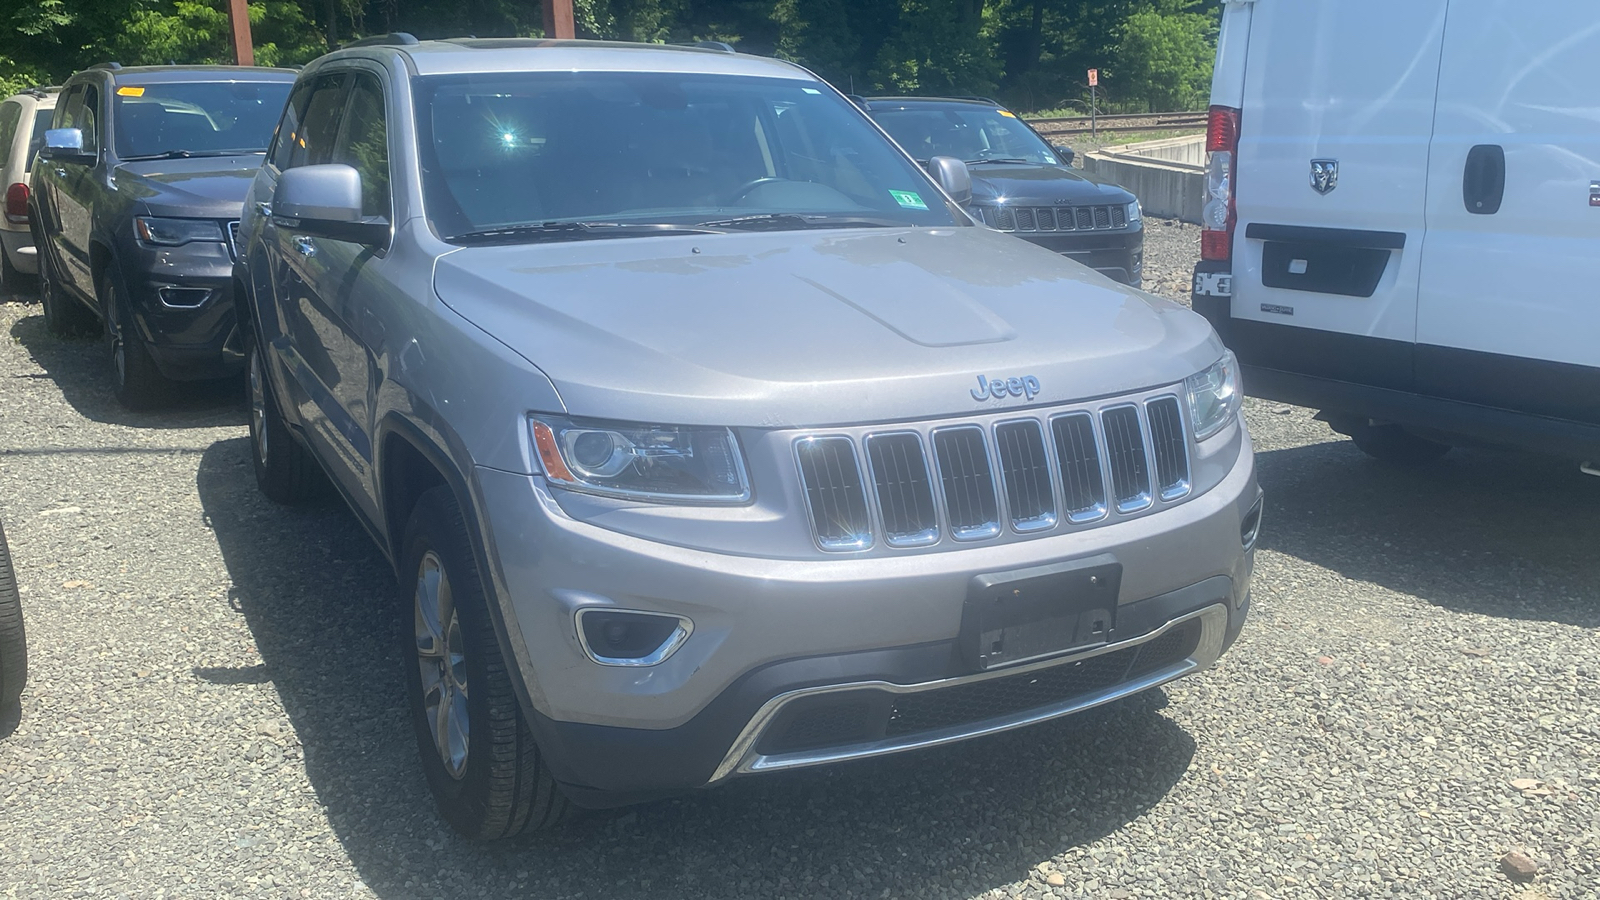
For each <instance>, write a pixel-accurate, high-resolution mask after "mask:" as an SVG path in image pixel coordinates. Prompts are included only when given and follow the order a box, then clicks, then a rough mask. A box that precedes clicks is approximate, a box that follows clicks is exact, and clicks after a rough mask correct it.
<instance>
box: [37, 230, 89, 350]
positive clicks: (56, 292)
mask: <svg viewBox="0 0 1600 900" xmlns="http://www.w3.org/2000/svg"><path fill="white" fill-rule="evenodd" d="M34 246H36V247H38V248H39V305H40V306H41V307H43V310H44V324H45V327H47V328H49V329H50V333H51V334H53V335H55V336H57V337H77V336H80V335H84V334H92V333H93V332H94V329H95V326H96V325H98V324H99V323H98V322H97V321H96V320H95V317H94V314H93V313H91V312H90V311H89V310H88V309H86V308H85V307H84V305H83V304H81V303H79V302H78V301H77V300H75V299H73V298H72V297H69V296H67V292H66V289H65V288H63V287H62V286H61V279H60V278H59V277H58V276H57V274H56V265H55V261H54V260H53V259H52V258H51V256H50V252H49V249H48V248H47V247H45V245H44V244H42V243H40V242H39V232H37V231H35V232H34Z"/></svg>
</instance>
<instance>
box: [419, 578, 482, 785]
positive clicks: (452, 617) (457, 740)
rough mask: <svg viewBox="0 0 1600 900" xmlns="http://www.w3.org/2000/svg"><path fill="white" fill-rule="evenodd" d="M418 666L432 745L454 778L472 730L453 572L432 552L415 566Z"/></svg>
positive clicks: (461, 768) (463, 771)
mask: <svg viewBox="0 0 1600 900" xmlns="http://www.w3.org/2000/svg"><path fill="white" fill-rule="evenodd" d="M414 607H415V617H414V618H415V635H416V648H417V670H418V673H419V674H420V675H421V677H422V704H423V711H424V713H425V715H426V716H427V719H428V729H429V731H430V732H431V733H432V735H433V748H434V750H435V752H437V753H438V754H439V761H440V762H441V763H443V764H444V770H445V771H446V772H448V773H450V777H452V778H455V779H458V780H459V779H460V778H461V777H462V776H463V775H465V774H466V770H467V750H468V742H469V737H470V734H471V728H470V725H469V722H468V718H467V697H468V685H467V669H466V651H465V646H464V644H463V641H462V636H461V619H460V617H459V616H458V615H457V614H456V608H455V598H454V597H453V595H452V594H451V591H450V576H449V573H447V572H446V571H445V568H444V563H443V562H442V561H441V560H440V559H439V555H438V554H437V553H435V552H434V551H432V550H429V551H428V552H427V553H425V554H423V557H422V562H421V563H420V564H419V565H418V566H417V588H416V594H415V603H414Z"/></svg>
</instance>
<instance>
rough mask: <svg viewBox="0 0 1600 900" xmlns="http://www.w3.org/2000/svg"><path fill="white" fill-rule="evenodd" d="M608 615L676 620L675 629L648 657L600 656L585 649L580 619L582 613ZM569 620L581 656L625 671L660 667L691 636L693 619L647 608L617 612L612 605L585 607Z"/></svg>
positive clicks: (585, 642) (591, 650)
mask: <svg viewBox="0 0 1600 900" xmlns="http://www.w3.org/2000/svg"><path fill="white" fill-rule="evenodd" d="M592 612H608V613H630V614H632V615H636V616H650V617H652V618H656V619H677V620H678V627H677V628H676V629H675V630H674V631H673V632H672V634H671V635H670V636H668V638H667V639H666V641H665V642H663V643H662V644H661V646H659V647H657V648H656V649H655V650H654V651H653V652H652V653H650V655H648V656H641V657H638V658H636V659H629V658H624V657H618V656H601V655H600V654H598V653H596V652H594V649H593V648H592V647H590V646H589V638H588V636H586V635H585V634H584V633H583V617H584V614H585V613H592ZM572 620H573V622H574V624H575V625H576V626H577V629H578V646H579V647H581V648H583V655H584V656H587V657H589V659H590V660H592V661H594V662H597V663H599V664H600V665H602V666H621V667H625V668H638V667H642V666H655V665H660V664H661V663H664V662H666V661H667V659H668V657H670V656H672V654H674V653H677V652H678V649H679V648H680V647H682V646H683V645H684V642H686V641H688V640H689V635H691V634H694V620H693V619H690V618H689V617H688V616H680V615H678V614H677V613H664V612H652V611H651V610H648V609H618V608H616V607H612V606H585V607H582V608H581V609H579V610H578V611H577V612H576V613H573V615H572Z"/></svg>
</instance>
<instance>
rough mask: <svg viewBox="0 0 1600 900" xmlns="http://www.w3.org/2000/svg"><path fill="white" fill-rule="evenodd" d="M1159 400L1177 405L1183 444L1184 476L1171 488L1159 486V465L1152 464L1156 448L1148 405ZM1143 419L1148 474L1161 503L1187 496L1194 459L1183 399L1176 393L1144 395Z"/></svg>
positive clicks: (1191, 483)
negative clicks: (1146, 431) (1147, 433)
mask: <svg viewBox="0 0 1600 900" xmlns="http://www.w3.org/2000/svg"><path fill="white" fill-rule="evenodd" d="M1160 400H1171V401H1172V402H1173V403H1175V404H1177V407H1178V436H1179V437H1180V438H1182V440H1181V441H1180V443H1182V444H1183V476H1184V477H1183V478H1181V479H1179V480H1178V482H1177V483H1176V484H1174V485H1173V486H1172V487H1171V488H1166V489H1163V488H1162V487H1161V484H1160V481H1161V472H1160V467H1159V466H1156V465H1154V463H1155V452H1156V448H1155V429H1154V426H1152V425H1151V424H1150V423H1151V422H1153V421H1154V420H1153V419H1151V418H1150V406H1151V405H1152V404H1154V403H1156V402H1157V401H1160ZM1144 420H1145V427H1146V428H1148V429H1150V452H1149V453H1148V454H1146V455H1147V456H1149V457H1150V462H1151V467H1150V474H1151V475H1152V476H1154V477H1153V478H1152V479H1151V480H1152V482H1154V488H1155V489H1156V490H1157V491H1159V492H1160V494H1159V495H1160V497H1161V501H1162V502H1163V503H1171V502H1173V501H1174V500H1182V499H1183V498H1184V497H1187V496H1189V492H1190V491H1191V490H1193V489H1194V460H1193V459H1192V458H1191V457H1190V455H1189V434H1190V428H1189V423H1188V421H1187V420H1185V419H1184V417H1183V401H1182V400H1181V399H1179V398H1178V396H1177V395H1176V394H1159V395H1157V396H1155V397H1146V398H1145V401H1144Z"/></svg>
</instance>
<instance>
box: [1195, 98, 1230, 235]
mask: <svg viewBox="0 0 1600 900" xmlns="http://www.w3.org/2000/svg"><path fill="white" fill-rule="evenodd" d="M1238 152H1239V111H1238V110H1237V109H1232V108H1230V107H1226V106H1213V107H1211V112H1210V114H1209V115H1208V116H1207V118H1206V205H1205V207H1204V208H1203V209H1201V210H1200V227H1201V229H1202V231H1201V232H1200V258H1201V259H1215V260H1228V259H1231V258H1232V257H1233V225H1234V222H1235V221H1236V220H1237V219H1238V214H1237V213H1236V212H1235V210H1234V204H1233V193H1234V190H1233V189H1234V171H1233V166H1234V160H1235V159H1236V158H1237V156H1238Z"/></svg>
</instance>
